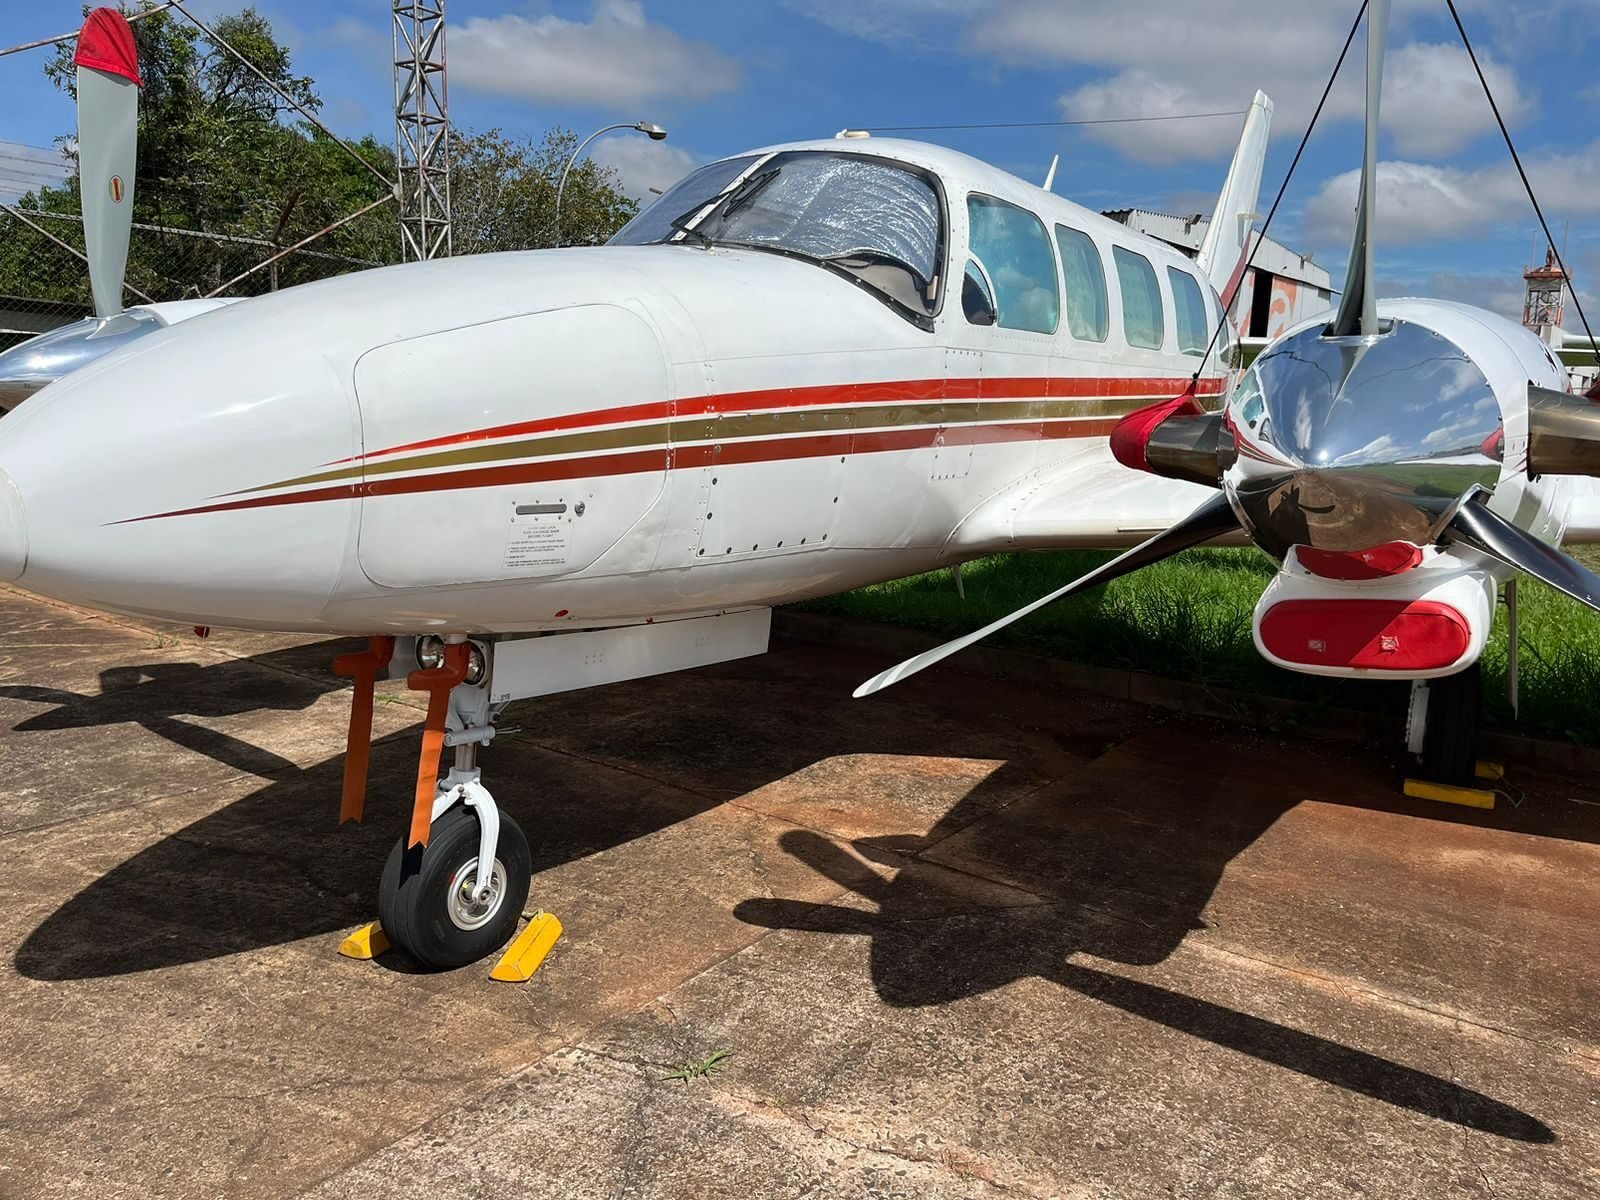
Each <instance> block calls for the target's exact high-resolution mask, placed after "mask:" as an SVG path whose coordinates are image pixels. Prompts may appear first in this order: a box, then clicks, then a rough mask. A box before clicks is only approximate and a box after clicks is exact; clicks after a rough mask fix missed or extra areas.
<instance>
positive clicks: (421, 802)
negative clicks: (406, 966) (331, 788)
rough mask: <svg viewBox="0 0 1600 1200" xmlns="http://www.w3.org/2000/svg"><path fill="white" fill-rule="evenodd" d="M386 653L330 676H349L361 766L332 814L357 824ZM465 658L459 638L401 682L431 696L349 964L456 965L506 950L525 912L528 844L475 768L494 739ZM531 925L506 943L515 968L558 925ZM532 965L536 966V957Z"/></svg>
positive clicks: (484, 686) (382, 649)
mask: <svg viewBox="0 0 1600 1200" xmlns="http://www.w3.org/2000/svg"><path fill="white" fill-rule="evenodd" d="M384 640H385V641H387V639H384ZM392 650H393V646H392V642H391V643H390V644H388V645H382V644H380V643H379V640H378V639H374V643H373V646H372V648H371V650H369V652H368V653H367V654H365V655H354V656H348V657H347V658H344V659H341V660H340V661H339V663H338V664H336V669H337V668H343V669H342V670H341V671H340V673H341V674H349V675H352V676H353V677H354V680H355V697H354V700H353V702H352V705H351V731H350V746H351V749H352V753H355V754H357V756H358V758H359V762H360V766H359V769H355V770H348V771H347V773H346V776H345V794H344V797H343V801H342V804H341V808H340V813H341V817H342V819H345V820H349V819H356V820H359V819H360V816H361V812H362V807H363V806H362V799H361V795H360V789H362V788H363V787H364V785H365V774H366V771H365V766H366V762H365V759H366V755H365V753H364V750H365V743H366V742H367V741H368V740H369V739H370V737H371V720H372V716H371V714H372V699H373V697H372V689H373V686H374V681H375V677H376V673H377V670H378V669H381V667H382V666H383V665H384V664H385V663H386V662H387V659H388V655H389V654H390V653H392ZM473 653H474V650H473V648H472V647H471V646H470V645H469V644H468V643H467V642H466V640H465V639H455V640H454V641H453V642H452V643H451V644H449V645H447V646H446V647H445V648H444V654H443V662H442V663H440V664H439V665H438V666H435V667H432V668H429V669H422V670H416V671H412V672H411V673H410V674H409V675H408V676H407V685H408V686H409V687H411V688H412V689H413V690H416V691H426V692H427V693H428V718H427V722H426V724H425V726H424V728H423V735H422V753H421V757H420V762H419V764H418V776H417V791H416V794H415V796H414V798H413V806H412V817H411V825H410V829H409V831H408V833H407V834H406V836H404V837H402V838H401V839H400V840H399V841H397V842H396V843H395V846H394V849H393V850H391V851H390V853H389V857H388V860H387V861H386V862H385V863H384V867H383V874H382V877H381V879H380V881H379V885H378V925H377V926H375V927H374V926H369V927H367V928H366V929H365V930H363V931H362V932H361V934H360V935H357V936H356V937H353V938H352V939H350V940H348V941H347V943H346V946H345V947H343V948H342V952H344V953H346V954H347V955H349V956H351V957H362V958H370V957H372V955H373V954H377V953H381V952H382V951H383V949H384V948H385V947H386V946H389V945H392V946H395V947H398V948H399V949H401V950H403V951H404V952H406V953H407V954H409V955H410V956H411V957H412V958H414V959H415V960H416V961H417V962H419V963H421V964H422V965H423V966H425V967H430V968H433V969H436V970H446V969H449V968H453V967H463V966H466V965H467V964H469V963H474V962H477V961H478V960H479V959H481V958H484V957H486V956H487V955H489V954H492V953H493V952H494V951H495V950H497V949H499V948H500V947H501V946H503V945H505V943H506V942H507V941H508V940H509V939H510V938H511V935H512V934H513V933H514V932H515V930H516V928H517V923H518V920H519V918H520V917H521V915H522V911H523V908H524V907H525V905H526V904H527V899H528V889H529V885H530V883H531V880H532V877H533V856H532V854H531V852H530V851H529V848H528V839H527V837H526V835H524V834H523V832H522V828H521V827H520V826H519V825H518V824H517V823H516V821H514V820H513V819H512V818H511V817H510V816H509V815H507V814H505V813H502V812H501V811H500V809H499V807H498V806H497V805H496V804H495V802H494V797H493V796H492V795H490V793H489V789H488V788H486V787H484V786H483V782H482V775H481V772H480V771H479V769H478V765H477V754H478V748H479V747H480V746H482V745H487V744H488V743H489V742H490V741H492V740H493V738H494V733H495V731H494V725H493V723H492V717H491V712H490V704H489V689H488V678H487V676H488V670H487V663H486V662H484V661H482V660H479V661H480V662H481V663H482V665H481V667H480V669H479V670H478V671H477V677H476V678H472V677H470V673H469V669H468V666H469V661H472V660H471V657H470V656H471V655H472V654H473ZM358 743H360V750H359V751H358V750H357V749H356V748H357V745H358ZM447 747H448V748H453V749H454V751H455V763H454V766H453V767H452V769H451V770H450V773H449V774H448V775H447V776H446V777H445V778H444V779H443V780H440V779H439V777H438V772H439V760H440V758H441V756H442V754H443V751H444V750H445V749H446V748H447ZM535 925H536V926H539V927H538V928H535V926H530V927H529V930H528V931H527V933H528V937H527V938H519V939H518V942H517V944H516V945H515V946H514V947H513V952H514V953H517V954H518V955H519V957H518V962H519V963H523V964H526V962H527V959H528V953H527V948H526V947H523V946H522V942H523V941H524V940H530V941H533V940H539V941H541V942H547V943H548V944H544V945H543V949H544V950H546V951H547V950H548V949H549V944H553V942H554V940H555V939H554V937H551V936H549V930H548V928H547V927H548V926H551V925H553V926H554V929H555V930H556V931H557V932H559V929H560V925H559V922H555V921H554V919H553V918H546V919H545V920H544V922H543V924H542V925H540V923H539V922H536V923H535ZM507 957H508V958H510V957H511V956H510V955H508V956H507ZM538 958H539V959H542V958H543V953H542V952H541V953H540V954H539V955H538ZM502 965H505V964H502ZM537 965H538V964H537V961H534V962H533V963H532V966H531V967H527V969H526V970H525V971H522V970H518V971H515V972H513V973H512V974H505V973H501V972H500V971H499V969H498V968H497V973H496V978H517V979H526V978H527V977H528V975H531V974H532V971H533V968H536V967H537Z"/></svg>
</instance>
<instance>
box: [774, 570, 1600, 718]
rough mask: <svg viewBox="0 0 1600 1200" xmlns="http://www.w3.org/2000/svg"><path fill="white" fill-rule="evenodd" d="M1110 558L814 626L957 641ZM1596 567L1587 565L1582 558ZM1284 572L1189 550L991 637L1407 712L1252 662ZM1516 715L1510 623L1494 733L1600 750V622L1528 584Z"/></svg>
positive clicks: (903, 599) (1386, 692) (899, 598)
mask: <svg viewBox="0 0 1600 1200" xmlns="http://www.w3.org/2000/svg"><path fill="white" fill-rule="evenodd" d="M1112 557H1113V555H1111V554H1109V553H1101V552H1091V551H1059V552H1054V553H1044V554H1013V555H1001V556H996V557H993V558H985V559H980V560H978V561H976V562H971V563H968V564H967V565H966V568H965V571H964V580H965V585H966V599H965V600H963V599H962V598H961V597H960V596H959V595H958V594H957V592H956V584H955V572H954V571H953V570H951V569H948V568H947V569H944V570H939V571H933V572H930V573H929V574H927V575H917V576H913V577H912V578H909V579H899V580H895V581H893V582H891V583H882V584H876V585H874V586H872V587H867V588H862V589H860V590H858V591H854V592H847V593H845V594H843V595H839V596H830V597H827V598H826V599H822V600H814V601H811V602H809V603H808V604H806V605H804V606H803V607H805V608H807V609H809V610H811V611H813V612H835V613H844V614H847V615H849V616H854V617H861V618H864V619H867V620H873V621H883V622H887V623H889V624H894V625H904V626H908V627H911V628H914V629H922V630H926V631H927V632H929V633H932V634H936V635H939V636H941V637H948V636H955V635H957V634H960V633H965V632H967V631H969V630H972V629H976V628H978V627H979V626H981V625H984V624H987V623H988V622H989V621H992V620H994V619H995V618H996V617H1000V616H1003V615H1004V614H1005V613H1008V612H1012V611H1014V610H1015V609H1018V608H1021V607H1022V606H1023V605H1025V604H1027V603H1029V602H1030V601H1032V600H1034V599H1036V598H1038V597H1039V596H1042V595H1044V594H1045V593H1046V592H1050V591H1053V590H1054V589H1055V588H1058V587H1060V586H1061V585H1062V584H1064V583H1066V582H1068V581H1069V580H1071V579H1075V578H1077V577H1078V576H1079V575H1082V574H1084V573H1085V572H1087V571H1090V570H1092V569H1093V568H1094V567H1096V566H1098V565H1100V564H1101V563H1103V562H1105V561H1107V560H1108V559H1110V558H1112ZM1579 557H1582V558H1585V559H1586V560H1587V561H1590V562H1591V565H1593V559H1594V557H1596V555H1594V554H1593V553H1590V554H1580V555H1579ZM1275 570H1276V564H1274V563H1273V562H1272V561H1271V560H1270V559H1268V558H1267V557H1266V556H1265V555H1264V554H1262V553H1260V552H1259V551H1257V550H1253V549H1237V550H1234V549H1228V550H1190V551H1188V552H1186V553H1184V554H1180V555H1177V556H1176V557H1174V558H1170V559H1167V560H1166V561H1165V562H1161V563H1157V564H1156V565H1155V566H1152V567H1146V568H1145V569H1144V570H1142V571H1139V572H1136V573H1135V574H1133V575H1129V576H1127V577H1125V578H1122V579H1118V580H1115V581H1113V582H1112V583H1109V584H1107V585H1105V586H1104V587H1100V588H1095V589H1094V590H1092V591H1090V592H1087V593H1085V594H1083V595H1079V596H1073V597H1071V598H1070V599H1067V600H1064V601H1062V602H1060V603H1059V604H1055V605H1052V606H1051V607H1049V608H1047V609H1045V610H1043V611H1042V612H1039V613H1035V614H1034V615H1033V616H1031V617H1028V618H1026V619H1024V620H1022V621H1019V622H1018V623H1017V624H1016V625H1013V626H1011V627H1010V628H1009V629H1006V630H1004V631H1002V632H1001V633H998V634H996V635H995V638H994V641H995V643H996V644H1003V645H1009V646H1014V647H1019V648H1022V649H1027V650H1032V651H1035V652H1038V653H1042V654H1047V655H1051V656H1054V657H1057V658H1065V659H1070V660H1072V661H1074V662H1080V663H1088V664H1092V665H1094V666H1103V667H1119V668H1125V669H1131V670H1138V671H1152V672H1155V673H1157V674H1160V675H1165V676H1168V677H1171V678H1174V679H1184V680H1195V681H1202V682H1206V683H1210V684H1213V685H1215V686H1218V687H1225V688H1237V689H1241V690H1246V691H1252V692H1259V693H1264V694H1266V695H1271V696H1283V697H1288V698H1291V699H1301V700H1309V701H1314V702H1319V703H1324V704H1328V705H1330V706H1333V707H1339V708H1349V709H1358V710H1365V711H1392V712H1394V713H1395V714H1396V716H1397V717H1398V716H1399V715H1400V714H1402V713H1403V712H1404V709H1405V702H1406V696H1407V693H1408V691H1409V688H1408V686H1407V685H1406V684H1404V683H1385V682H1381V681H1368V680H1348V679H1320V678H1316V677H1313V676H1309V675H1300V674H1296V673H1295V672H1292V671H1284V670H1282V669H1280V668H1278V667H1274V666H1272V665H1271V664H1269V663H1267V662H1266V661H1265V660H1264V659H1262V658H1261V656H1260V655H1259V654H1257V653H1256V650H1255V645H1254V644H1253V642H1252V641H1251V638H1250V614H1251V612H1252V611H1253V610H1254V608H1255V604H1256V601H1257V599H1259V598H1260V595H1261V592H1262V591H1263V589H1265V588H1266V586H1267V584H1268V582H1269V581H1270V580H1271V578H1272V575H1273V572H1274V571H1275ZM1519 590H1520V600H1521V606H1520V607H1521V620H1522V661H1521V666H1522V682H1521V693H1522V711H1521V719H1520V720H1517V721H1513V719H1512V716H1511V706H1510V703H1509V702H1508V700H1507V698H1506V684H1505V670H1506V642H1507V634H1506V613H1505V609H1504V607H1503V606H1502V607H1501V609H1500V611H1499V613H1498V614H1497V616H1496V619H1495V629H1494V634H1493V636H1492V638H1491V640H1490V643H1489V646H1488V648H1487V649H1486V650H1485V652H1484V656H1483V664H1484V675H1485V680H1486V688H1485V717H1486V720H1487V722H1488V723H1489V724H1491V725H1495V726H1499V727H1503V728H1515V729H1519V730H1522V731H1525V732H1530V733H1538V734H1541V735H1545V736H1554V737H1560V738H1565V739H1568V740H1571V741H1577V742H1582V743H1585V744H1593V743H1600V713H1596V711H1595V708H1596V701H1597V700H1600V614H1596V613H1593V612H1590V611H1589V610H1588V609H1587V608H1585V607H1584V606H1583V605H1581V604H1579V603H1578V602H1577V601H1575V600H1571V599H1568V598H1567V597H1566V596H1563V595H1561V594H1560V593H1558V592H1555V591H1553V590H1552V589H1550V588H1547V587H1545V586H1544V585H1543V584H1539V583H1535V582H1534V581H1532V580H1529V579H1524V580H1522V582H1521V583H1520V585H1519Z"/></svg>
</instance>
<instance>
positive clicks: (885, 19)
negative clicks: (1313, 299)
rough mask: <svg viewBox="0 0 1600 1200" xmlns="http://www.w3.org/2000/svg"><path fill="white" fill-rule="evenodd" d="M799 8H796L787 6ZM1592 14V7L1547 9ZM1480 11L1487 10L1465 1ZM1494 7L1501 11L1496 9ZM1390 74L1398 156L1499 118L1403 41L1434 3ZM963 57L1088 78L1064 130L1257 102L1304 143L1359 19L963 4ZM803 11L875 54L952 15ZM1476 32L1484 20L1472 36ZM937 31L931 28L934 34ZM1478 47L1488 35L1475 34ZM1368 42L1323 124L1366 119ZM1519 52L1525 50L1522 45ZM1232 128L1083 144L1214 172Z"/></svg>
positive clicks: (1211, 122)
mask: <svg viewBox="0 0 1600 1200" xmlns="http://www.w3.org/2000/svg"><path fill="white" fill-rule="evenodd" d="M789 2H790V3H791V4H794V3H795V2H796V0H789ZM1550 2H1551V3H1554V4H1558V5H1574V6H1575V5H1579V4H1590V5H1592V4H1593V3H1594V2H1595V0H1550ZM1473 3H1474V4H1475V5H1476V6H1478V7H1485V8H1488V7H1489V5H1488V3H1487V0H1473ZM1501 7H1509V6H1504V5H1503V3H1502V4H1501ZM1397 8H1398V10H1399V11H1398V12H1397V14H1396V16H1395V18H1394V21H1393V23H1392V28H1391V31H1390V46H1391V52H1390V56H1389V60H1388V65H1387V69H1386V71H1385V89H1384V102H1385V108H1384V128H1385V130H1386V131H1387V132H1388V133H1389V134H1390V135H1392V136H1393V138H1394V140H1395V144H1396V146H1397V147H1398V148H1399V151H1400V153H1402V154H1405V155H1435V154H1450V153H1454V152H1455V151H1456V150H1458V149H1460V148H1461V147H1462V146H1464V145H1466V144H1467V142H1468V141H1470V140H1471V139H1472V138H1474V137H1477V136H1479V135H1481V134H1483V133H1486V132H1488V131H1490V130H1492V129H1493V128H1494V124H1493V115H1492V114H1491V113H1490V111H1489V106H1488V104H1487V103H1486V102H1485V100H1484V99H1483V97H1482V95H1481V94H1480V92H1479V88H1478V84H1477V78H1476V76H1475V74H1474V73H1473V71H1472V66H1471V63H1470V62H1469V61H1468V59H1467V56H1466V53H1465V52H1464V51H1463V50H1462V49H1461V47H1460V46H1459V45H1456V44H1454V43H1453V42H1452V43H1448V44H1433V43H1428V42H1419V41H1410V42H1408V41H1407V40H1406V32H1405V31H1406V26H1407V25H1408V23H1409V22H1410V21H1411V20H1412V19H1413V18H1415V17H1417V16H1418V15H1421V14H1427V15H1431V16H1433V17H1437V16H1438V11H1437V10H1438V9H1439V8H1440V6H1439V5H1438V4H1437V3H1436V2H1435V0H1400V3H1399V4H1398V5H1397ZM965 9H966V12H967V14H968V21H967V26H966V32H965V36H964V44H965V46H966V48H967V49H968V50H969V51H971V52H973V53H976V54H978V55H981V56H984V57H988V58H993V59H996V60H998V61H1000V62H1003V63H1006V64H1009V65H1015V66H1022V67H1032V68H1040V67H1045V68H1047V67H1049V66H1051V65H1052V64H1062V65H1066V66H1072V67H1076V68H1088V69H1089V70H1090V71H1091V72H1095V73H1096V74H1095V77H1093V78H1090V79H1089V80H1088V81H1087V82H1085V83H1083V84H1081V85H1080V86H1078V87H1076V88H1074V89H1073V90H1071V91H1069V92H1067V93H1066V94H1064V95H1063V96H1062V97H1061V100H1060V110H1061V115H1062V116H1063V117H1064V118H1065V119H1067V120H1098V119H1104V118H1107V117H1127V116H1168V115H1172V114H1176V113H1196V112H1224V111H1233V110H1239V109H1243V108H1244V107H1246V106H1247V105H1248V104H1249V101H1250V97H1251V95H1252V94H1253V93H1254V91H1255V89H1256V88H1261V89H1262V90H1264V91H1266V92H1267V93H1268V94H1269V95H1270V96H1271V97H1272V98H1273V100H1274V102H1275V103H1276V106H1277V112H1276V115H1275V117H1274V121H1273V133H1274V135H1276V136H1292V135H1297V134H1299V133H1301V132H1303V131H1304V129H1305V127H1306V124H1307V123H1308V122H1309V120H1310V118H1311V113H1312V111H1313V110H1314V109H1315V107H1316V102H1317V98H1318V97H1319V96H1320V94H1321V90H1322V83H1323V81H1324V79H1325V78H1326V72H1327V71H1329V70H1330V69H1331V68H1332V66H1333V63H1334V59H1335V58H1336V57H1337V55H1338V52H1339V47H1340V46H1341V45H1342V44H1343V41H1344V37H1345V34H1346V33H1347V32H1348V30H1349V22H1350V20H1351V17H1352V16H1353V12H1354V6H1353V5H1352V6H1351V7H1349V8H1346V6H1344V5H1330V4H1328V3H1327V2H1326V0H1279V2H1278V3H1277V4H1275V5H1273V6H1272V7H1271V9H1270V12H1269V11H1267V10H1263V8H1262V6H1261V4H1260V0H1209V2H1208V3H1206V4H1196V3H1194V2H1193V0H1140V3H1138V4H1136V5H1116V4H1106V3H1104V2H1103V0H970V3H969V4H968V5H966V6H965ZM808 11H810V13H811V15H813V16H814V17H815V18H816V19H817V20H819V21H821V22H823V23H824V24H827V25H829V26H831V27H833V28H835V29H838V30H840V31H842V32H847V33H854V34H857V35H858V36H861V37H866V38H873V39H876V40H895V39H905V38H915V37H916V35H917V33H918V31H919V29H920V28H925V27H927V26H928V25H929V24H930V23H937V22H940V21H942V20H943V19H944V18H948V17H950V16H951V15H952V14H953V13H955V12H958V11H960V10H959V9H958V8H957V6H956V5H955V4H954V3H952V0H922V2H921V3H918V2H917V0H815V3H814V4H813V5H809V6H808ZM1473 23H1474V24H1475V25H1477V26H1482V25H1483V24H1484V20H1483V19H1482V17H1481V16H1479V17H1478V19H1476V20H1475V21H1474V22H1473ZM934 27H935V28H938V27H939V25H938V24H934ZM1512 28H1513V27H1512V26H1508V25H1506V24H1505V23H1504V22H1503V21H1502V20H1501V19H1500V18H1499V16H1498V15H1496V16H1495V19H1494V21H1493V29H1492V31H1491V32H1490V33H1489V35H1487V36H1484V37H1482V38H1480V41H1482V42H1483V43H1484V44H1483V45H1480V46H1479V58H1480V60H1481V61H1482V62H1483V64H1484V72H1485V74H1486V75H1487V76H1488V78H1489V82H1490V85H1491V87H1492V88H1493V89H1494V92H1495V95H1496V98H1497V99H1498V100H1499V101H1500V104H1501V108H1502V110H1503V111H1504V112H1505V113H1506V116H1507V119H1508V120H1513V121H1514V120H1517V119H1521V118H1524V117H1526V116H1527V115H1528V114H1529V113H1531V111H1532V109H1533V104H1532V101H1531V100H1530V98H1529V97H1528V96H1527V95H1526V94H1525V93H1524V92H1523V90H1522V89H1521V88H1520V87H1519V85H1518V83H1517V80H1516V77H1515V74H1514V72H1513V71H1512V70H1511V69H1510V68H1509V67H1508V66H1506V65H1505V63H1504V62H1503V61H1501V59H1500V58H1497V57H1496V54H1495V53H1494V51H1495V50H1498V49H1499V48H1500V47H1502V46H1504V47H1505V48H1506V49H1507V51H1509V50H1510V49H1511V48H1512V47H1514V46H1515V45H1517V44H1519V43H1518V42H1517V41H1516V40H1515V39H1513V37H1512V35H1511V32H1510V31H1511V30H1512ZM1479 32H1480V33H1483V30H1481V29H1480V30H1479ZM1364 44H1365V42H1364V38H1363V37H1358V38H1357V40H1356V42H1355V44H1354V46H1353V47H1352V49H1351V53H1350V55H1349V57H1348V58H1347V60H1346V62H1345V66H1344V70H1343V71H1342V72H1341V75H1340V82H1339V84H1338V85H1337V86H1336V87H1335V89H1334V91H1333V94H1332V95H1331V96H1330V97H1329V101H1328V107H1327V110H1326V113H1325V117H1324V119H1325V120H1349V119H1352V118H1359V117H1360V116H1361V111H1362V106H1363V101H1364V96H1365V89H1364V87H1363V85H1362V75H1363V71H1364V67H1365V53H1364V50H1363V47H1364ZM1520 44H1523V45H1525V44H1526V39H1522V42H1521V43H1520ZM1240 120H1241V118H1240V117H1224V118H1214V119H1208V120H1203V121H1184V122H1170V123H1169V122H1152V123H1148V124H1130V125H1113V126H1103V127H1098V128H1093V129H1091V130H1090V131H1089V133H1090V136H1092V137H1095V138H1097V139H1098V140H1100V141H1103V142H1107V143H1110V144H1112V145H1114V146H1116V147H1117V148H1119V149H1120V150H1122V151H1123V152H1125V153H1127V154H1128V155H1130V156H1132V157H1134V158H1139V159H1142V160H1145V161H1149V162H1162V163H1164V162H1174V161H1179V160H1183V159H1208V158H1221V157H1223V156H1224V155H1226V154H1227V152H1228V151H1229V150H1231V149H1232V148H1233V146H1234V144H1235V142H1236V141H1237V140H1238V134H1239V125H1240Z"/></svg>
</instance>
